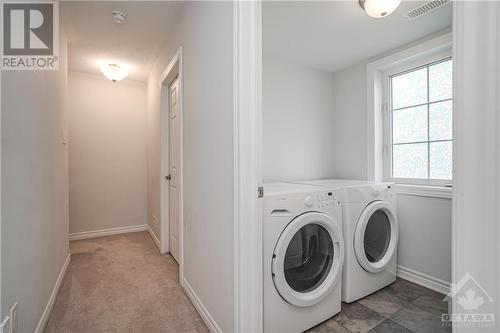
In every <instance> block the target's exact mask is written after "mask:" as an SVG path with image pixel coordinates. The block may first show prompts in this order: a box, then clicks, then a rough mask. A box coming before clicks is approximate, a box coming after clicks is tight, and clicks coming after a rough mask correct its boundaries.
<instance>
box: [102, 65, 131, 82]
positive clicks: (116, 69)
mask: <svg viewBox="0 0 500 333" xmlns="http://www.w3.org/2000/svg"><path fill="white" fill-rule="evenodd" d="M101 72H102V74H104V75H105V76H106V77H107V78H108V79H110V80H111V81H113V83H115V82H118V81H120V80H123V79H124V78H125V77H126V76H127V75H128V71H127V70H126V69H125V68H123V67H121V66H119V65H117V64H105V65H102V66H101Z"/></svg>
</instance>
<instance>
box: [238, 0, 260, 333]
mask: <svg viewBox="0 0 500 333" xmlns="http://www.w3.org/2000/svg"><path fill="white" fill-rule="evenodd" d="M233 95H234V98H233V103H234V113H233V115H234V117H233V150H234V220H235V222H234V230H233V232H234V236H233V237H234V331H235V332H262V330H263V329H264V321H263V316H264V299H263V297H264V295H263V278H262V274H263V273H262V271H263V267H262V199H259V197H258V187H260V186H262V157H261V156H262V1H261V0H254V1H234V2H233Z"/></svg>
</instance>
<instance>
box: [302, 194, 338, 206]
mask: <svg viewBox="0 0 500 333" xmlns="http://www.w3.org/2000/svg"><path fill="white" fill-rule="evenodd" d="M304 205H305V206H306V207H308V208H313V207H315V208H328V207H333V206H338V205H340V200H339V199H338V198H336V197H335V194H334V193H333V192H330V191H325V192H318V193H314V194H310V195H307V196H305V197H304Z"/></svg>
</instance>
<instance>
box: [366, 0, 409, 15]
mask: <svg viewBox="0 0 500 333" xmlns="http://www.w3.org/2000/svg"><path fill="white" fill-rule="evenodd" d="M400 4H401V0H359V5H360V6H361V8H363V9H364V10H365V12H366V14H368V16H371V17H374V18H380V17H385V16H388V15H389V14H391V13H392V12H393V11H395V10H396V8H398V7H399V5H400Z"/></svg>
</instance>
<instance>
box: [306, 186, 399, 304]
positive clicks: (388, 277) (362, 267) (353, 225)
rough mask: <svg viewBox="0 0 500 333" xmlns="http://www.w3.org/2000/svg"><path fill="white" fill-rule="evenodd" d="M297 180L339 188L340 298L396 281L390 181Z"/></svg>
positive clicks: (395, 224)
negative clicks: (341, 238) (341, 237)
mask: <svg viewBox="0 0 500 333" xmlns="http://www.w3.org/2000/svg"><path fill="white" fill-rule="evenodd" d="M297 183H302V184H308V185H317V186H321V187H324V188H329V187H341V188H342V196H341V201H342V207H343V209H342V217H343V233H344V243H345V262H344V270H343V274H342V301H344V302H347V303H350V302H354V301H356V300H358V299H360V298H363V297H365V296H367V295H369V294H371V293H374V292H375V291H377V290H380V289H382V288H384V287H386V286H388V285H389V284H391V283H393V282H394V281H396V265H397V245H398V239H399V223H398V219H397V211H396V206H397V203H396V194H395V192H394V186H393V185H394V184H393V183H375V182H367V181H357V180H339V179H329V180H316V181H299V182H297Z"/></svg>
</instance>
